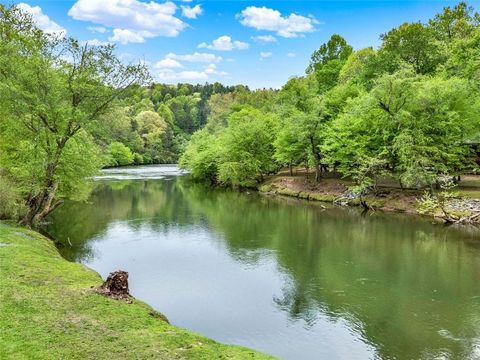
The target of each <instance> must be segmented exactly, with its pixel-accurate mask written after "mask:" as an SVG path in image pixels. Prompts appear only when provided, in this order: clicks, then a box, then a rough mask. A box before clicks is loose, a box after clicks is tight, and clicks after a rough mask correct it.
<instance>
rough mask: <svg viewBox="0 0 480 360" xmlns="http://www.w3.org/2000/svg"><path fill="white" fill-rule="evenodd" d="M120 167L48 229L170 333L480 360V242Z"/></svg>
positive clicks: (302, 348) (351, 353)
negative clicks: (158, 316)
mask: <svg viewBox="0 0 480 360" xmlns="http://www.w3.org/2000/svg"><path fill="white" fill-rule="evenodd" d="M178 175H179V174H178V171H177V170H176V168H175V167H168V166H152V167H137V168H123V169H111V170H108V171H105V172H104V174H103V176H101V177H99V178H97V180H98V186H97V188H96V190H95V191H94V192H93V194H92V196H91V199H90V201H89V202H88V203H76V202H69V203H67V204H65V206H63V207H62V208H61V209H59V210H58V212H56V213H55V215H54V217H53V218H51V225H50V227H49V229H48V231H49V233H50V234H51V236H53V237H54V238H55V239H57V240H58V241H59V242H60V249H61V252H62V254H63V255H64V256H65V257H66V258H67V259H70V260H75V261H79V262H82V263H84V264H86V265H87V266H89V267H91V268H93V269H95V270H97V271H98V272H99V273H100V274H102V276H104V277H105V276H106V275H107V274H108V273H109V272H111V271H114V270H118V269H122V270H126V271H128V272H129V273H130V289H131V292H132V294H133V295H134V296H136V297H137V298H139V299H141V300H143V301H145V302H147V303H148V304H150V305H151V306H153V307H154V308H155V309H157V310H159V311H161V312H162V313H164V314H165V315H166V316H167V317H168V318H169V320H170V321H171V323H173V324H174V325H177V326H181V327H184V328H187V329H191V330H194V331H197V332H199V333H202V334H204V335H206V336H209V337H211V338H214V339H216V340H218V341H221V342H225V343H232V344H240V345H244V346H247V347H251V348H254V349H257V350H260V351H264V352H266V353H269V354H273V355H276V356H278V357H280V358H284V359H295V360H296V359H480V235H479V233H478V232H476V231H474V230H472V229H469V228H454V227H448V228H446V227H443V226H439V225H432V224H431V223H430V222H428V221H426V220H422V219H418V218H414V217H408V216H400V215H392V214H381V213H376V214H373V215H367V216H362V215H361V214H360V213H359V212H358V211H357V210H356V209H344V208H331V209H323V208H322V207H321V206H319V204H314V203H308V202H304V201H297V200H293V199H279V198H271V197H265V196H261V195H258V194H255V193H252V194H249V193H238V192H234V191H226V190H213V189H209V188H206V187H204V186H201V185H198V184H192V183H190V182H189V181H188V179H187V178H186V177H182V176H178Z"/></svg>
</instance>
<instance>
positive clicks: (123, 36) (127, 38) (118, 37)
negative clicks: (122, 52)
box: [108, 29, 145, 44]
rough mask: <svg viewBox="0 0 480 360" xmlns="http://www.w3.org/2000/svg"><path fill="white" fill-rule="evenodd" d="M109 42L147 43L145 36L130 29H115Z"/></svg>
mask: <svg viewBox="0 0 480 360" xmlns="http://www.w3.org/2000/svg"><path fill="white" fill-rule="evenodd" d="M108 40H110V41H116V42H119V43H121V44H128V43H143V42H145V36H144V35H142V34H141V33H137V32H135V31H132V30H128V29H113V36H110V37H109V38H108Z"/></svg>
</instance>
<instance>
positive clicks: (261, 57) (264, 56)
mask: <svg viewBox="0 0 480 360" xmlns="http://www.w3.org/2000/svg"><path fill="white" fill-rule="evenodd" d="M270 56H272V53H271V52H269V51H267V52H263V51H262V52H261V53H260V59H266V58H269V57H270Z"/></svg>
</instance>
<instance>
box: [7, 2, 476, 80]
mask: <svg viewBox="0 0 480 360" xmlns="http://www.w3.org/2000/svg"><path fill="white" fill-rule="evenodd" d="M2 2H3V1H2ZM3 3H5V2H3ZM9 3H10V2H9ZM16 3H19V4H20V3H21V5H20V6H21V7H23V9H24V10H26V11H29V12H30V13H31V14H32V16H33V17H34V19H35V20H36V21H37V24H38V26H39V27H41V28H43V29H45V30H46V31H49V32H58V31H65V32H66V33H67V35H69V36H73V37H75V38H77V39H79V40H81V41H89V42H90V43H102V42H111V43H115V44H116V46H117V53H118V55H119V56H121V58H122V59H124V60H125V61H136V60H138V59H141V60H142V61H145V62H146V63H147V64H148V66H149V67H150V68H151V72H152V75H153V77H154V79H155V80H156V81H159V82H165V83H177V82H189V83H204V82H207V81H208V82H214V81H220V82H222V83H224V84H228V85H231V84H246V85H248V86H250V87H251V88H263V87H274V88H278V87H280V86H281V85H282V84H284V83H285V82H286V81H287V80H288V78H289V77H291V76H294V75H302V74H303V73H304V70H305V68H306V66H307V64H308V60H309V57H310V55H311V53H312V52H313V51H314V50H315V49H317V48H318V47H319V46H320V45H321V44H322V43H324V42H326V41H327V40H328V38H329V37H330V36H331V35H332V34H334V33H337V34H340V35H342V36H343V37H345V39H346V40H347V41H348V42H349V43H350V44H351V45H352V46H353V47H354V48H355V49H360V48H363V47H366V46H375V47H376V46H378V45H379V35H380V34H382V33H384V32H386V31H388V30H389V29H391V28H392V27H395V26H398V25H400V24H401V23H403V22H406V21H426V20H428V19H429V18H431V17H433V15H434V14H435V13H437V12H440V11H441V10H442V8H443V7H444V6H454V5H455V4H456V3H457V1H434V0H431V1H413V0H412V1H360V0H356V1H314V0H310V1H300V0H295V1H286V0H285V1H283V0H282V1H279V0H277V1H273V0H272V1H238V0H223V1H221V0H207V1H197V0H190V1H185V0H184V1H182V0H179V1H167V2H165V1H161V0H156V1H142V0H76V1H74V0H72V1H66V0H65V1H58V0H57V1H52V0H50V1H48V0H46V1H34V0H31V1H29V0H26V1H25V0H24V1H16ZM468 3H469V5H471V6H473V7H474V8H475V9H476V10H478V9H479V8H480V6H479V5H480V0H475V1H469V2H468Z"/></svg>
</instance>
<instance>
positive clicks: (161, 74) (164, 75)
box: [155, 63, 227, 82]
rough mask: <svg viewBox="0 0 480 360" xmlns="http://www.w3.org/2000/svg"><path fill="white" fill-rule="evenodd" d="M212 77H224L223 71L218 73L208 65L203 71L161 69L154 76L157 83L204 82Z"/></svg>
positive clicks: (212, 66) (213, 65)
mask: <svg viewBox="0 0 480 360" xmlns="http://www.w3.org/2000/svg"><path fill="white" fill-rule="evenodd" d="M212 75H217V76H225V75H227V73H226V72H224V71H218V70H217V66H216V65H215V64H213V63H212V64H208V65H207V66H206V67H205V68H204V69H203V70H183V71H178V72H175V71H174V70H172V69H168V68H162V69H159V70H158V71H157V72H155V76H156V77H157V79H158V80H159V81H164V82H175V81H190V82H198V81H206V80H208V79H209V78H210V76H212Z"/></svg>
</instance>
